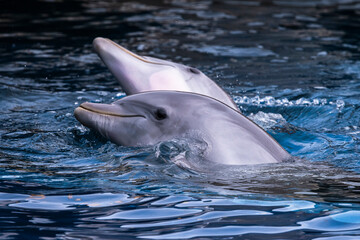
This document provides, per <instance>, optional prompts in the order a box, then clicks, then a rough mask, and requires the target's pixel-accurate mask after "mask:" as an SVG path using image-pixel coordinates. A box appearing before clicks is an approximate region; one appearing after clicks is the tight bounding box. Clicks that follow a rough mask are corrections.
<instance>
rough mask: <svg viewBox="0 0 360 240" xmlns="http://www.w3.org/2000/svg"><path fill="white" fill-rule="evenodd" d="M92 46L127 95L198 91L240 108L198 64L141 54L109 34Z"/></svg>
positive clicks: (94, 42) (95, 40) (97, 39)
mask: <svg viewBox="0 0 360 240" xmlns="http://www.w3.org/2000/svg"><path fill="white" fill-rule="evenodd" d="M93 46H94V49H95V52H96V53H97V54H98V55H99V56H100V58H101V59H102V60H103V62H104V63H105V65H106V66H107V67H108V68H109V69H110V71H111V72H112V74H113V75H114V76H115V78H116V79H117V80H118V81H119V83H120V85H121V87H122V88H123V90H124V91H125V93H126V94H128V95H131V94H136V93H139V92H145V91H156V90H175V91H184V92H195V93H199V94H203V95H206V96H210V97H213V98H215V99H218V100H219V101H221V102H223V103H225V104H227V105H229V106H230V107H232V108H234V109H236V110H238V111H239V109H238V107H237V105H236V104H235V103H234V101H233V100H232V99H231V97H230V96H229V95H228V94H227V93H226V92H225V91H224V90H223V89H222V88H221V87H219V86H218V85H217V84H216V83H215V82H214V81H212V80H211V79H210V78H208V77H207V76H206V75H205V74H204V73H202V72H201V71H200V70H198V69H196V68H192V67H188V66H185V65H182V64H178V63H173V62H170V61H165V60H161V59H157V58H153V57H143V56H139V55H137V54H135V53H133V52H131V51H129V50H127V49H126V48H124V47H122V46H120V45H118V44H116V43H115V42H113V41H111V40H110V39H106V38H100V37H98V38H95V39H94V41H93Z"/></svg>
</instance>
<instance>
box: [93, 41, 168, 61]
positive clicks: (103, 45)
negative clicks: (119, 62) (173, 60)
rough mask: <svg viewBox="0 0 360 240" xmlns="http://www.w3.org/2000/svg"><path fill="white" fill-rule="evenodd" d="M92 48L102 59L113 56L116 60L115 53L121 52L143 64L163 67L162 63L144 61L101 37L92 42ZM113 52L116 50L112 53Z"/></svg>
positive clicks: (142, 58)
mask: <svg viewBox="0 0 360 240" xmlns="http://www.w3.org/2000/svg"><path fill="white" fill-rule="evenodd" d="M93 48H94V50H95V52H96V53H97V54H98V55H99V56H100V57H101V58H103V57H102V56H103V55H105V54H111V53H112V54H113V55H114V56H115V58H116V55H115V54H117V55H119V53H116V52H117V51H119V50H120V51H121V52H122V53H123V54H125V55H128V56H131V57H134V58H136V59H138V60H140V61H142V62H145V63H150V64H159V65H165V64H163V63H158V62H154V61H150V60H148V59H145V58H144V57H142V56H139V55H137V54H135V53H133V52H131V51H130V50H128V49H126V48H124V47H122V46H120V45H119V44H117V43H115V42H113V41H111V40H110V39H108V38H102V37H97V38H95V39H94V41H93ZM114 50H116V51H115V52H114ZM103 61H104V62H105V64H106V61H105V60H104V59H103Z"/></svg>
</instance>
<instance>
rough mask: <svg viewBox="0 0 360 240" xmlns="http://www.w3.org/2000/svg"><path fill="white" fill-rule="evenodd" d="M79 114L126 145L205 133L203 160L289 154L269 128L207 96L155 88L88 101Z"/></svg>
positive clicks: (234, 161)
mask: <svg viewBox="0 0 360 240" xmlns="http://www.w3.org/2000/svg"><path fill="white" fill-rule="evenodd" d="M75 117H76V119H77V120H78V121H79V122H81V123H82V124H83V125H85V126H86V127H89V128H91V129H94V130H96V131H98V132H99V133H100V134H101V135H103V136H104V137H106V138H108V139H109V140H110V141H112V142H114V143H116V144H119V145H124V146H146V145H153V144H157V143H159V142H162V141H167V140H171V139H175V138H181V137H189V136H190V137H194V138H201V139H199V140H201V141H204V142H205V143H206V145H207V147H206V150H205V152H204V154H203V156H204V159H206V160H209V161H213V162H216V163H221V164H229V165H245V164H248V165H251V164H262V163H275V162H281V161H283V160H286V159H289V158H290V154H289V153H287V152H286V151H285V150H284V149H283V148H282V147H281V146H280V145H279V144H278V143H277V142H276V141H275V140H274V139H273V138H272V137H271V136H270V135H269V134H268V133H266V132H265V131H264V130H263V129H261V128H260V127H259V126H258V125H256V124H255V123H253V122H252V121H251V120H249V119H248V118H246V117H245V116H244V115H242V114H241V113H240V112H238V111H236V110H234V109H233V108H231V107H229V106H228V105H226V104H224V103H222V102H220V101H218V100H216V99H214V98H211V97H208V96H204V95H200V94H195V93H188V92H177V91H153V92H145V93H139V94H135V95H130V96H127V97H124V98H122V99H120V100H118V101H115V102H113V103H111V104H99V103H89V102H85V103H83V104H81V105H80V106H79V107H78V108H76V109H75Z"/></svg>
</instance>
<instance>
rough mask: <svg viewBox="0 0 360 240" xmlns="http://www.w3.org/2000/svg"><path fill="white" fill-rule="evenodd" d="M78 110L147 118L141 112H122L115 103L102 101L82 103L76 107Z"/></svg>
mask: <svg viewBox="0 0 360 240" xmlns="http://www.w3.org/2000/svg"><path fill="white" fill-rule="evenodd" d="M76 109H77V110H84V111H88V112H92V113H95V114H101V115H107V116H113V117H121V118H135V117H141V118H146V117H145V116H143V115H140V114H127V113H120V112H119V110H121V109H119V107H117V106H116V105H113V104H100V103H89V102H85V103H82V104H80V106H79V107H77V108H76Z"/></svg>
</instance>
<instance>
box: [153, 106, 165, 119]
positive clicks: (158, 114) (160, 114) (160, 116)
mask: <svg viewBox="0 0 360 240" xmlns="http://www.w3.org/2000/svg"><path fill="white" fill-rule="evenodd" d="M154 115H155V118H156V119H157V120H164V119H165V118H167V114H166V110H165V109H163V108H158V109H156V111H155V113H154Z"/></svg>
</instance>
